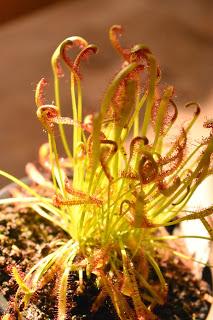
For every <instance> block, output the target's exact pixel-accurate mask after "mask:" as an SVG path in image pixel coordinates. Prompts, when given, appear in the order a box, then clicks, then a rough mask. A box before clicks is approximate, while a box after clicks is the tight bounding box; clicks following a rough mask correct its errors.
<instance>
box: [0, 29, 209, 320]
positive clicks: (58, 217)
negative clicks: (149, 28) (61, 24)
mask: <svg viewBox="0 0 213 320" xmlns="http://www.w3.org/2000/svg"><path fill="white" fill-rule="evenodd" d="M121 33H122V28H121V26H119V25H114V26H112V27H111V28H110V31H109V37H110V40H111V43H112V46H113V47H114V48H115V50H116V51H117V52H118V54H119V55H120V57H121V58H122V59H123V63H122V66H121V69H120V70H119V71H118V73H117V74H116V75H115V76H114V78H113V79H112V81H111V82H110V84H109V86H108V88H107V89H106V91H105V93H104V96H103V99H102V102H101V106H100V108H99V110H98V111H97V112H96V113H93V114H89V115H87V116H86V117H84V118H83V111H82V92H81V81H82V75H81V71H80V67H81V64H82V63H83V60H85V59H88V58H89V57H90V56H91V55H93V54H96V53H97V47H96V46H95V45H93V44H88V42H87V41H86V40H85V39H83V38H81V37H79V36H73V37H70V38H67V39H65V40H64V41H63V42H62V43H61V44H60V45H59V46H58V47H57V49H56V50H55V52H54V54H53V56H52V60H51V63H52V70H53V76H54V89H55V98H54V103H49V102H48V101H47V99H46V96H45V87H46V85H47V81H46V80H45V79H44V78H43V79H41V80H40V82H39V83H38V85H37V88H36V92H35V102H36V107H37V117H38V119H39V120H40V121H41V123H42V125H43V128H44V130H45V131H46V132H47V135H48V144H44V145H42V146H41V148H40V150H39V163H40V166H41V167H42V169H41V170H38V169H37V168H36V166H35V165H34V164H33V163H29V164H28V165H27V167H26V169H27V173H28V175H29V177H30V179H31V181H32V186H31V185H26V184H24V183H23V182H22V181H20V180H18V179H16V178H15V177H13V176H11V175H9V174H8V173H5V172H3V171H1V172H0V173H1V174H2V175H3V176H5V177H7V178H9V179H11V180H12V181H14V182H16V183H17V184H18V185H19V186H20V187H21V188H19V189H17V191H16V194H15V196H14V197H12V198H8V199H3V200H0V203H1V204H3V203H17V202H20V203H22V204H24V205H26V206H27V207H31V208H33V210H34V211H35V212H37V213H38V214H39V215H41V216H42V217H45V218H46V219H48V220H49V221H51V222H53V223H54V224H55V225H57V226H59V227H61V228H62V229H63V230H64V231H65V232H66V233H67V234H68V235H69V236H70V239H69V240H67V241H61V242H59V244H58V248H57V249H56V250H55V251H54V252H52V253H50V254H49V255H47V256H46V257H44V258H43V259H41V260H40V261H39V262H38V263H37V264H36V265H34V266H33V267H32V268H31V269H30V271H29V272H28V273H27V274H26V275H25V276H24V278H23V277H21V275H20V273H19V271H18V269H17V268H16V266H14V267H13V268H12V273H13V276H14V277H15V279H16V281H17V283H18V285H19V288H18V290H17V293H16V300H15V301H16V311H17V312H18V313H19V317H20V319H21V315H22V312H21V310H20V308H19V306H20V305H21V304H22V305H23V304H24V306H25V307H26V306H27V305H28V303H29V302H30V299H31V297H32V295H33V294H34V293H35V292H36V291H37V290H39V289H42V288H43V287H44V285H45V284H46V283H48V282H49V281H50V280H51V279H52V278H53V277H55V275H56V276H57V278H58V279H57V282H56V286H57V292H58V293H57V294H58V299H57V301H58V302H57V319H60V320H63V319H66V313H67V299H68V297H67V288H68V278H69V274H70V272H76V273H77V274H78V277H79V282H78V289H79V290H80V291H83V290H84V282H85V279H86V278H89V277H90V275H91V274H94V275H95V276H96V282H97V287H98V288H99V294H98V296H97V297H96V299H95V301H94V303H93V305H92V306H91V312H96V311H97V310H98V308H99V307H100V305H101V304H102V302H103V301H104V300H105V299H106V298H107V297H110V299H111V300H112V303H113V305H114V308H115V310H116V312H117V314H118V316H119V318H120V319H122V320H126V319H128V320H135V319H138V320H142V319H146V320H148V319H155V315H154V312H153V309H154V307H155V306H156V305H157V304H163V303H164V302H165V300H166V296H167V284H166V281H165V279H164V276H163V273H162V272H161V270H160V267H159V265H158V258H159V252H160V250H161V252H162V250H164V249H165V250H167V251H170V252H171V253H172V254H175V255H179V254H180V253H179V252H178V251H177V250H175V249H174V247H172V246H170V242H172V239H174V238H177V237H175V236H170V235H168V234H166V233H165V227H166V226H169V225H172V224H177V223H179V222H181V221H183V220H191V219H200V220H201V221H202V223H203V224H204V226H205V228H206V229H207V230H208V232H209V239H210V238H211V239H212V238H213V230H212V229H211V227H210V225H209V223H208V219H207V216H208V215H210V214H211V213H212V210H213V208H212V207H208V208H202V209H200V210H194V211H191V212H190V211H186V210H184V208H185V205H186V203H187V201H188V200H189V198H190V197H191V196H192V194H193V192H194V191H195V189H196V188H197V186H198V185H199V184H200V183H201V182H202V181H203V180H204V179H205V178H206V177H207V176H208V175H210V174H212V172H213V166H212V165H213V161H212V160H213V159H212V153H213V134H212V133H213V131H212V128H213V122H212V120H208V121H206V122H205V123H204V127H206V128H209V129H210V134H209V136H208V137H207V138H205V139H204V138H202V137H201V139H200V141H199V142H197V141H196V145H194V146H193V145H192V144H190V143H189V140H188V136H189V135H188V133H189V131H190V129H191V127H192V126H193V124H194V122H195V121H196V119H197V118H198V116H199V114H200V107H199V105H198V104H197V103H194V102H191V103H188V104H187V105H186V108H188V109H191V110H192V117H191V120H188V121H184V123H182V124H181V123H179V124H178V125H179V127H177V126H176V121H177V117H178V108H177V106H176V104H175V101H174V98H173V95H174V88H173V87H172V86H166V87H165V88H163V87H162V85H161V83H160V80H161V71H160V67H159V66H158V64H157V62H156V59H155V56H154V55H153V53H152V52H151V51H150V49H149V48H148V47H146V46H145V45H143V44H137V45H134V46H132V47H131V48H123V47H122V45H121V43H120V40H119V37H120V35H121ZM73 47H77V48H78V49H79V53H78V54H77V56H76V58H75V59H73V58H71V55H70V51H72V48H73ZM65 68H68V70H69V72H70V96H71V106H72V112H71V116H70V117H68V116H67V117H64V116H63V114H62V107H61V102H60V101H61V86H62V85H63V79H62V77H63V70H65ZM70 128H71V129H72V131H73V139H72V143H70V139H68V138H67V135H68V130H69V129H70ZM174 128H175V129H176V132H175V133H174V131H173V130H174ZM59 140H60V141H61V144H62V146H63V151H62V153H63V157H61V156H60V155H59V152H58V144H59V142H60V141H59ZM35 185H36V188H33V186H35ZM38 186H39V188H38ZM194 236H195V237H196V235H194ZM169 240H170V242H169ZM181 255H182V256H184V254H183V253H182V254H181ZM186 258H187V257H186ZM151 273H155V274H156V276H157V278H158V286H156V284H155V285H152V282H150V274H151Z"/></svg>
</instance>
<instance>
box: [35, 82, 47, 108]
mask: <svg viewBox="0 0 213 320" xmlns="http://www.w3.org/2000/svg"><path fill="white" fill-rule="evenodd" d="M47 83H48V82H47V80H46V79H45V78H42V79H41V80H40V81H39V82H38V84H37V86H36V90H35V103H36V106H37V107H40V106H42V105H44V104H45V101H46V99H45V92H44V88H45V87H46V86H47Z"/></svg>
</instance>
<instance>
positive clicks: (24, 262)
mask: <svg viewBox="0 0 213 320" xmlns="http://www.w3.org/2000/svg"><path fill="white" fill-rule="evenodd" d="M66 238H68V237H67V235H66V233H64V232H63V231H62V230H61V229H60V228H58V227H55V226H53V225H52V224H51V223H50V222H48V221H46V220H45V219H43V218H41V217H39V216H38V215H37V214H35V213H33V212H32V211H30V210H26V209H20V210H19V212H16V211H15V210H14V209H13V207H6V208H2V210H1V211H0V294H2V295H3V296H4V297H5V298H6V299H7V300H10V301H12V299H13V297H14V295H15V292H16V290H17V284H16V283H15V281H14V279H13V277H12V276H11V267H12V266H14V265H16V266H17V265H18V266H19V270H21V271H22V272H25V271H27V270H29V268H30V267H31V266H32V265H34V264H35V263H36V262H37V261H39V259H41V258H42V257H44V256H46V255H47V254H48V253H50V252H52V251H53V250H54V246H52V245H51V243H52V241H53V240H57V239H66ZM161 269H162V270H163V272H164V276H165V279H166V281H167V283H168V288H169V292H168V298H167V302H166V303H165V305H163V306H157V307H156V308H155V313H156V314H157V317H158V319H159V320H192V319H196V320H203V319H205V317H206V315H207V313H208V309H209V303H208V302H206V300H205V299H204V297H205V294H206V293H207V294H208V293H209V289H208V286H207V284H206V283H205V282H203V281H197V280H195V278H194V276H193V275H192V274H191V273H190V272H189V271H188V269H187V268H186V267H184V266H183V265H181V264H180V263H179V262H178V260H177V259H176V260H175V259H174V260H171V261H170V262H169V263H168V261H167V262H166V263H163V262H162V263H161ZM77 280H78V278H77V275H76V274H75V273H71V274H70V277H69V290H68V295H67V296H68V299H67V301H68V314H67V319H70V320H118V317H117V315H116V312H115V310H114V307H113V305H112V303H111V301H110V300H109V299H107V300H106V301H105V303H104V304H103V306H102V307H101V308H100V309H99V311H98V312H97V313H96V314H91V313H90V312H89V311H90V308H91V305H92V303H93V301H94V299H95V297H96V296H97V294H98V289H97V287H96V286H95V276H91V277H90V279H88V280H87V281H86V282H85V291H84V293H83V294H79V295H76V294H74V292H75V290H76V288H77ZM11 305H12V304H10V306H9V308H11ZM71 305H72V310H71V307H70V308H69V306H71ZM1 312H2V310H1V299H0V315H2V314H3V313H1ZM56 315H57V299H56V296H55V291H54V281H51V282H50V283H49V284H47V285H46V286H45V287H44V288H43V289H42V290H40V291H38V292H37V293H36V294H35V295H34V297H33V303H32V304H30V305H29V307H28V309H27V310H26V312H25V318H26V319H27V320H31V319H33V320H54V319H55V318H56ZM14 319H16V317H14Z"/></svg>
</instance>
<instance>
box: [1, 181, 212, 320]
mask: <svg viewBox="0 0 213 320" xmlns="http://www.w3.org/2000/svg"><path fill="white" fill-rule="evenodd" d="M24 181H25V182H27V183H28V182H29V180H28V179H27V178H26V179H24ZM14 186H15V185H14V184H11V185H9V186H7V187H6V188H3V189H2V190H1V191H0V197H1V198H5V197H7V196H8V195H9V192H10V189H11V188H13V187H14ZM42 223H43V222H42ZM43 249H45V247H44V248H43ZM43 249H42V250H43ZM44 251H45V250H44ZM44 254H45V252H44ZM211 259H212V255H211ZM211 271H212V270H211ZM211 274H212V273H211ZM212 279H213V275H212ZM212 279H211V280H212ZM211 287H212V286H211ZM7 308H8V301H7V299H6V298H5V297H4V295H2V294H0V309H1V310H2V311H3V312H6V310H7ZM39 317H40V318H39ZM25 319H26V320H27V319H48V318H45V314H44V313H43V311H42V310H40V309H39V308H38V307H37V306H36V305H35V304H33V303H31V306H30V308H29V309H28V310H27V311H26V316H25ZM49 319H50V320H51V318H49ZM98 319H99V318H98ZM108 319H109V318H108ZM112 319H114V318H112ZM212 319H213V305H212V306H211V307H210V309H209V312H208V315H207V317H206V320H212Z"/></svg>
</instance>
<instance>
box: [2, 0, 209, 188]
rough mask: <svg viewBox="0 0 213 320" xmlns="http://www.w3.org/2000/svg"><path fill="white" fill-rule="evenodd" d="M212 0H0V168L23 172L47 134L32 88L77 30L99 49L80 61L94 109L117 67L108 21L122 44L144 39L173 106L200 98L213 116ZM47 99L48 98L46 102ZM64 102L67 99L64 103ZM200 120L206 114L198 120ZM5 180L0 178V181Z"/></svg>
mask: <svg viewBox="0 0 213 320" xmlns="http://www.w3.org/2000/svg"><path fill="white" fill-rule="evenodd" d="M212 21H213V1H211V0H197V1H194V0H188V1H183V0H173V1H171V0H161V1H159V0H107V1H98V0H70V1H68V0H67V1H65V0H64V1H62V0H61V1H60V0H58V1H57V0H55V1H53V0H52V1H51V0H49V1H48V0H43V1H42V0H40V1H38V0H37V1H27V0H25V1H21V0H20V1H17V0H16V1H15V0H13V1H12V0H8V1H5V2H4V4H2V3H1V11H0V55H1V59H0V73H1V76H0V103H1V107H0V108H1V116H0V132H1V134H0V150H1V157H0V168H1V169H3V170H6V171H9V172H10V173H12V174H14V175H17V176H18V177H22V176H24V175H25V173H24V166H25V163H26V162H27V161H33V160H34V159H36V158H37V150H38V146H39V145H40V144H41V143H42V142H44V141H45V140H46V135H45V133H44V132H43V131H42V129H41V126H40V124H39V123H38V121H37V119H36V115H35V110H36V108H35V105H34V89H35V86H36V83H37V82H38V80H39V79H40V78H41V77H43V76H45V77H46V78H47V79H48V80H49V81H50V85H51V84H52V82H51V68H50V63H49V59H50V56H51V54H52V52H53V50H54V49H55V47H56V45H58V43H59V42H60V41H62V40H63V39H64V38H65V37H67V36H70V35H81V36H83V37H85V38H86V39H88V41H89V42H91V43H95V44H97V45H98V46H99V48H100V51H99V53H98V55H97V56H96V57H92V58H91V59H90V60H89V62H88V63H87V64H86V67H84V70H85V77H84V78H85V80H84V88H83V89H84V106H85V107H84V108H85V109H86V110H95V109H97V107H98V104H99V103H100V99H101V97H102V95H103V91H104V88H105V86H106V84H107V83H108V82H109V80H110V79H111V77H112V75H113V74H114V73H115V71H116V70H117V68H118V67H119V65H120V59H119V57H118V56H117V55H116V53H115V52H114V51H113V49H112V48H111V46H110V43H109V41H108V29H109V27H110V26H111V25H112V24H121V25H123V26H124V28H125V34H124V36H123V39H122V41H123V43H124V44H126V45H128V44H129V45H131V44H134V43H137V42H144V43H146V44H147V45H148V46H150V47H151V48H152V50H153V52H154V53H155V55H156V57H157V59H158V61H159V63H160V65H161V68H162V72H163V74H164V76H163V84H167V83H170V84H173V85H175V87H176V98H177V101H178V103H179V104H180V106H182V105H183V104H184V103H186V102H187V101H191V100H196V101H198V102H200V103H201V105H202V106H203V110H204V111H205V113H206V114H207V116H208V117H212V116H213V112H212V103H213V81H212V75H213V24H212ZM52 100H53V97H52V96H51V93H50V96H49V102H51V101H52ZM64 103H65V104H68V102H64ZM203 119H204V120H205V116H203V118H201V120H203ZM6 183H8V181H6V180H5V179H2V178H0V184H1V185H3V184H6Z"/></svg>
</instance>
